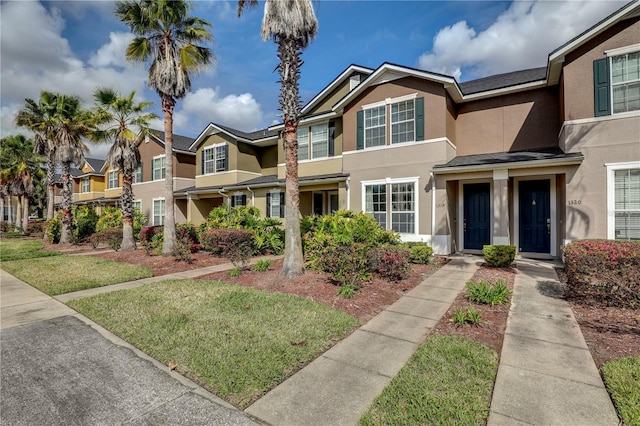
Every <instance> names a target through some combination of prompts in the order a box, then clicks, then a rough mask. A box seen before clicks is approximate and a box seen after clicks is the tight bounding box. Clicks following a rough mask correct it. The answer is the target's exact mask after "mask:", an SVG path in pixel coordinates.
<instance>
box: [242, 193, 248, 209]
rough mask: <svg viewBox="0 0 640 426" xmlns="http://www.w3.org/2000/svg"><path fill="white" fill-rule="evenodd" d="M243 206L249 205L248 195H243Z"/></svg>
mask: <svg viewBox="0 0 640 426" xmlns="http://www.w3.org/2000/svg"><path fill="white" fill-rule="evenodd" d="M241 202H242V205H243V206H246V205H247V194H242V201H241Z"/></svg>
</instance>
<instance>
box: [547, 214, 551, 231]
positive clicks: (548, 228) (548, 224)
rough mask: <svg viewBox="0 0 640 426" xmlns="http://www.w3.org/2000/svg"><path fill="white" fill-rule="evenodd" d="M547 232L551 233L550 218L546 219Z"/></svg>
mask: <svg viewBox="0 0 640 426" xmlns="http://www.w3.org/2000/svg"><path fill="white" fill-rule="evenodd" d="M547 234H551V219H550V218H548V219H547Z"/></svg>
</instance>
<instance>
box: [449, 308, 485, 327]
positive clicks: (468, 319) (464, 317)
mask: <svg viewBox="0 0 640 426" xmlns="http://www.w3.org/2000/svg"><path fill="white" fill-rule="evenodd" d="M451 322H452V323H454V324H457V325H463V324H467V323H469V324H472V325H478V324H480V323H481V322H482V311H476V308H474V307H473V306H469V307H468V308H467V310H466V311H464V310H463V309H462V308H456V310H455V311H454V312H453V317H452V318H451Z"/></svg>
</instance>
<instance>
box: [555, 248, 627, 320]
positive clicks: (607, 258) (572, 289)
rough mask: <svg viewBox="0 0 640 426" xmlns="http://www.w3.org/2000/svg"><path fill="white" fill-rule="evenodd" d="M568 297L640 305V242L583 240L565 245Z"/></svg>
mask: <svg viewBox="0 0 640 426" xmlns="http://www.w3.org/2000/svg"><path fill="white" fill-rule="evenodd" d="M564 257H565V271H566V274H567V291H566V296H567V297H568V298H572V299H576V300H583V301H585V302H589V303H593V302H602V303H603V304H605V305H609V306H620V307H637V306H638V305H640V242H637V241H616V240H580V241H574V242H572V243H570V244H568V245H567V246H566V247H565V248H564Z"/></svg>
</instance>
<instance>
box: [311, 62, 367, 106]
mask: <svg viewBox="0 0 640 426" xmlns="http://www.w3.org/2000/svg"><path fill="white" fill-rule="evenodd" d="M372 72H373V70H372V69H371V68H367V67H363V66H360V65H354V64H351V65H349V66H348V67H347V69H345V70H344V71H342V72H341V73H340V75H338V77H336V78H335V79H334V80H333V81H331V82H330V83H329V84H328V85H327V86H326V87H325V88H324V89H322V90H321V91H320V92H319V93H318V94H317V95H316V96H315V97H314V98H313V99H311V100H310V101H309V102H308V103H307V104H306V105H305V106H304V107H303V108H302V110H301V114H302V115H305V114H309V113H310V112H311V111H312V110H313V109H314V108H315V107H317V106H318V105H320V104H321V103H322V102H323V101H324V100H325V99H326V98H327V97H329V96H330V95H331V94H332V93H333V92H334V91H335V90H337V89H338V88H340V86H342V85H343V84H346V83H347V81H348V80H349V79H350V78H351V76H353V75H354V74H358V75H360V74H364V75H370V74H371V73H372Z"/></svg>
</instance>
